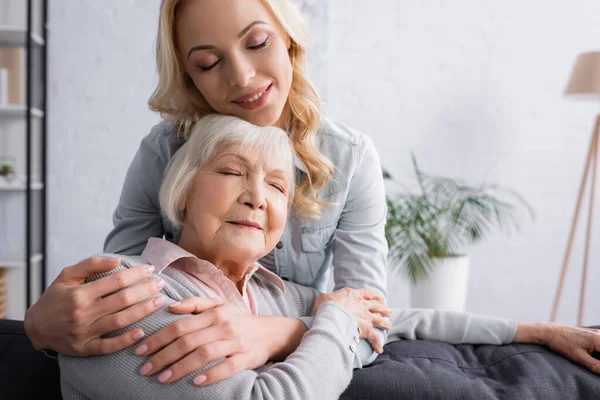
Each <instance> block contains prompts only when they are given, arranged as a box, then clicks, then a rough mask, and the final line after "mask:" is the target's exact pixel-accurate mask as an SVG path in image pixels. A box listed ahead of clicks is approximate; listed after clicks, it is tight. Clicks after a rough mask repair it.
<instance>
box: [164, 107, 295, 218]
mask: <svg viewBox="0 0 600 400" xmlns="http://www.w3.org/2000/svg"><path fill="white" fill-rule="evenodd" d="M230 146H233V147H238V148H239V147H244V148H253V149H256V150H257V151H258V152H259V153H260V155H261V157H262V159H263V160H264V161H265V163H266V164H267V165H273V162H274V161H277V160H281V159H284V160H285V162H286V170H287V171H286V172H288V181H289V190H288V193H289V203H290V205H291V201H292V199H293V197H294V182H295V178H294V150H293V147H292V143H291V141H290V139H289V137H288V135H287V134H286V132H285V131H283V130H282V129H279V128H277V127H274V126H265V127H260V126H256V125H253V124H251V123H249V122H247V121H245V120H243V119H240V118H237V117H232V116H227V115H219V114H211V115H207V116H205V117H203V118H202V119H200V120H199V121H198V122H196V123H195V124H194V127H193V128H192V130H191V132H190V136H189V139H188V140H187V142H186V143H185V144H184V145H183V146H181V148H180V149H179V150H177V152H176V153H175V155H174V156H173V158H172V160H171V163H170V166H169V168H168V170H167V174H166V176H165V179H164V180H163V183H162V185H161V188H160V193H159V201H160V207H161V209H162V212H163V213H164V214H165V215H166V217H167V218H168V219H169V221H170V222H171V223H172V224H173V225H174V226H175V227H176V228H181V226H182V225H183V222H184V219H185V204H186V200H187V197H188V195H189V193H190V191H191V189H192V185H193V181H194V177H195V176H196V173H197V172H198V171H199V170H200V169H201V168H202V167H203V166H204V165H205V164H206V163H207V162H208V161H210V160H211V159H212V158H213V157H214V156H215V155H217V154H219V152H220V151H221V150H223V149H224V148H226V147H230Z"/></svg>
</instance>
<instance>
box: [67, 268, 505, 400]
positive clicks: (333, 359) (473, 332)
mask: <svg viewBox="0 0 600 400" xmlns="http://www.w3.org/2000/svg"><path fill="white" fill-rule="evenodd" d="M123 258H124V259H125V260H126V263H123V265H122V266H121V267H120V268H119V269H123V268H126V267H129V265H128V264H130V265H133V266H135V265H139V264H140V263H145V261H144V260H142V259H141V258H139V257H123ZM119 269H117V270H119ZM161 277H162V279H163V280H164V281H165V282H166V285H165V287H164V288H163V290H162V295H163V296H164V297H165V303H164V305H163V307H162V308H161V309H159V310H157V311H156V312H154V313H153V314H151V315H150V316H148V317H146V318H144V319H142V320H141V321H138V322H137V323H135V324H133V325H132V326H130V327H128V328H126V329H123V330H119V331H116V332H113V333H111V334H109V335H108V336H116V335H118V334H121V333H123V332H125V331H126V330H130V329H132V328H142V329H143V330H144V332H145V333H146V335H147V336H148V335H151V334H153V333H155V332H157V331H158V330H160V329H162V328H163V327H165V326H167V325H168V324H170V323H171V322H174V321H176V320H179V319H182V318H186V317H188V316H186V315H176V314H172V313H170V312H169V311H168V309H167V305H168V304H170V303H172V302H174V301H178V300H182V299H184V298H186V297H189V296H201V293H200V292H199V290H198V288H197V286H196V285H195V284H194V283H192V282H190V281H189V279H188V278H187V277H186V276H185V275H184V274H182V273H181V272H179V271H177V270H176V269H174V268H166V269H165V270H164V271H163V272H162V274H161ZM248 284H249V285H251V286H252V291H253V293H254V294H255V296H256V299H257V305H258V312H259V314H260V315H281V316H286V317H292V318H298V317H301V316H308V315H311V313H312V309H313V305H314V302H315V300H316V298H317V297H318V295H319V293H318V292H317V291H316V290H315V289H312V288H309V287H304V286H301V285H298V284H295V283H291V282H285V288H286V290H285V292H283V291H282V290H280V289H279V288H278V287H277V286H276V285H275V284H274V283H272V282H271V281H269V280H268V279H266V278H265V277H264V276H262V275H260V274H254V275H253V276H252V278H251V279H250V280H249V281H248ZM391 322H392V325H393V328H392V330H391V331H390V335H389V340H398V339H399V338H407V339H415V338H419V339H431V340H440V341H445V342H449V343H489V344H504V343H510V342H512V340H513V338H514V335H515V331H516V322H515V321H511V320H504V319H498V318H490V317H480V316H475V315H471V314H466V313H453V312H444V311H434V310H410V309H402V310H394V312H393V316H392V318H391ZM357 331H358V326H357V323H356V320H355V318H354V317H353V316H352V315H350V314H349V313H348V312H347V311H346V310H345V309H344V308H342V307H340V306H338V305H337V304H335V303H333V302H327V303H324V304H322V305H321V306H320V307H319V309H318V310H317V313H316V315H315V318H314V320H313V322H312V325H311V327H310V329H309V330H308V331H307V333H306V334H305V335H304V336H303V338H302V341H301V343H300V345H299V346H298V348H297V349H296V350H295V351H294V352H293V353H292V354H291V355H290V356H289V357H288V358H287V359H286V360H285V361H283V362H278V363H269V364H267V365H265V366H263V367H261V368H258V369H256V370H249V371H243V372H240V373H238V374H236V375H234V376H232V377H231V378H228V379H226V380H224V381H221V382H218V383H215V384H212V385H208V386H205V387H197V386H195V385H194V384H193V383H192V380H193V378H194V377H195V376H196V375H198V374H199V373H200V372H201V371H203V370H205V369H207V368H210V367H212V366H214V365H216V364H218V363H220V362H222V361H223V360H218V361H216V362H214V363H211V364H208V365H207V366H206V367H204V368H202V369H199V370H197V371H194V372H193V373H191V374H189V376H186V377H185V378H183V379H181V380H179V381H177V382H174V383H171V384H168V385H165V384H161V383H159V382H158V379H157V376H158V374H156V375H155V376H152V377H146V376H142V375H140V374H139V372H138V370H139V369H140V367H141V366H142V364H143V363H144V362H145V361H146V358H145V357H140V356H137V355H136V354H135V348H136V346H131V347H129V348H126V349H124V350H122V351H120V352H118V353H115V354H108V355H101V356H89V357H72V356H64V355H60V356H59V363H60V368H61V384H62V391H63V396H64V398H65V399H167V398H177V399H180V400H183V399H236V400H237V399H290V400H291V399H336V398H338V397H339V395H340V394H341V393H342V392H343V391H344V389H345V388H346V387H347V385H348V384H349V383H350V380H351V378H352V369H353V365H354V358H355V351H356V349H357V347H356V339H357ZM389 340H388V341H389ZM361 344H362V343H361ZM363 362H365V361H364V360H363Z"/></svg>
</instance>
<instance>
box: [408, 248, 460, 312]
mask: <svg viewBox="0 0 600 400" xmlns="http://www.w3.org/2000/svg"><path fill="white" fill-rule="evenodd" d="M436 264H437V265H435V267H434V268H433V271H432V273H431V274H430V276H429V278H428V279H426V280H424V281H421V282H419V283H417V284H416V285H411V287H410V306H411V307H412V308H441V309H445V310H454V311H465V308H466V305H467V289H468V286H469V265H470V260H469V257H468V256H459V257H444V258H440V259H437V260H436Z"/></svg>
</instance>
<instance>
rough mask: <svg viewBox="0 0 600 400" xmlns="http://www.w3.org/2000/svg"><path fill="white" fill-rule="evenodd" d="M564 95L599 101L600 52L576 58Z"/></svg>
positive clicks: (584, 54)
mask: <svg viewBox="0 0 600 400" xmlns="http://www.w3.org/2000/svg"><path fill="white" fill-rule="evenodd" d="M565 95H566V96H573V97H579V98H584V99H598V100H600V52H591V53H583V54H580V55H579V56H578V57H577V61H576V62H575V67H573V72H572V73H571V79H569V84H568V85H567V89H566V90H565Z"/></svg>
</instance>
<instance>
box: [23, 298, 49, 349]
mask: <svg viewBox="0 0 600 400" xmlns="http://www.w3.org/2000/svg"><path fill="white" fill-rule="evenodd" d="M34 307H35V304H34V305H32V306H31V307H29V308H28V309H27V311H25V319H24V321H23V326H24V328H25V334H26V335H27V337H28V338H29V340H30V341H31V344H32V345H33V347H34V348H35V349H36V350H42V349H44V348H45V347H44V344H43V343H41V342H40V341H39V340H37V339H38V335H37V331H36V326H35V322H34V321H35V318H33V317H32V315H31V313H32V310H33V309H34Z"/></svg>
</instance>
